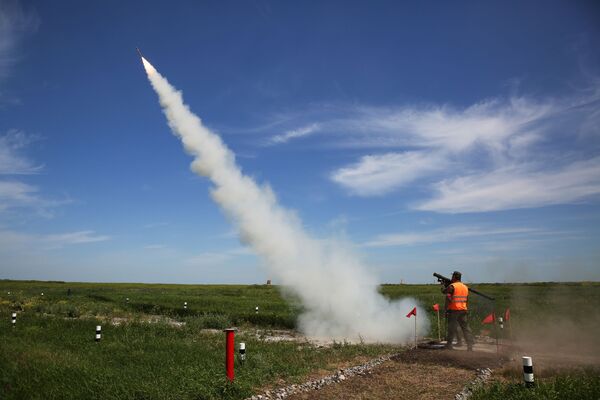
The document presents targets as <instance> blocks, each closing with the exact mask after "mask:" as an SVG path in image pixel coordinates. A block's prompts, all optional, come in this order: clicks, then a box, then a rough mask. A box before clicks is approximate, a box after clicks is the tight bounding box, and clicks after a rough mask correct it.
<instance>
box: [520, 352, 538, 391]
mask: <svg viewBox="0 0 600 400" xmlns="http://www.w3.org/2000/svg"><path fill="white" fill-rule="evenodd" d="M523 380H524V381H525V386H527V387H528V388H531V387H533V386H534V384H535V383H534V378H533V360H532V359H531V357H523Z"/></svg>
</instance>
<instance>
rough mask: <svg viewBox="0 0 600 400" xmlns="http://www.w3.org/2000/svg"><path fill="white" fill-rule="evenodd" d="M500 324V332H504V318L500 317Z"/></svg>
mask: <svg viewBox="0 0 600 400" xmlns="http://www.w3.org/2000/svg"><path fill="white" fill-rule="evenodd" d="M498 324H499V325H500V332H503V330H504V319H503V318H502V317H498Z"/></svg>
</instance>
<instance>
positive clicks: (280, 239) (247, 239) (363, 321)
mask: <svg viewBox="0 0 600 400" xmlns="http://www.w3.org/2000/svg"><path fill="white" fill-rule="evenodd" d="M142 61H143V64H144V68H145V69H146V73H147V74H148V79H149V80H150V83H151V84H152V87H153V88H154V90H155V91H156V93H157V94H158V97H159V100H160V105H161V107H162V109H163V112H164V114H165V115H166V117H167V121H168V124H169V127H170V128H171V130H172V131H173V133H174V134H175V136H177V137H178V138H179V139H180V140H181V142H182V143H183V146H184V148H185V150H186V151H187V152H188V153H189V154H191V155H192V156H193V157H194V160H193V162H192V164H191V169H192V171H194V172H195V173H197V174H199V175H202V176H205V177H207V178H209V179H210V180H211V181H212V183H213V184H214V188H213V189H212V190H211V196H212V198H213V200H214V201H215V202H217V203H218V204H219V206H220V207H221V208H222V209H223V210H224V211H225V213H226V214H227V216H228V217H229V218H230V220H231V221H232V223H233V224H235V226H236V227H237V229H238V232H239V236H240V239H241V241H242V242H244V243H246V244H248V245H250V246H251V247H252V248H253V249H254V251H255V252H256V253H257V254H258V255H259V256H260V257H262V259H263V260H264V261H265V264H266V265H267V267H268V268H269V269H270V273H271V274H273V276H275V277H276V278H277V279H278V281H279V282H281V284H282V285H283V286H284V287H286V288H287V289H288V290H290V291H291V292H292V293H293V294H294V295H296V296H298V297H299V298H300V300H301V301H302V303H303V306H304V308H305V310H306V311H305V312H304V313H303V314H302V315H301V317H300V319H299V321H298V326H299V329H300V330H301V331H302V332H304V333H305V334H307V335H309V336H313V337H320V338H338V339H348V340H358V339H362V340H365V341H371V342H372V341H381V342H393V343H405V342H409V341H410V340H411V338H412V335H413V334H414V322H413V320H412V319H410V320H409V319H408V318H406V317H405V315H406V313H407V312H408V311H410V310H411V309H412V307H414V306H415V305H416V302H415V301H414V300H411V299H404V300H402V301H395V302H389V301H388V300H386V299H385V298H384V297H382V296H381V295H380V294H379V293H378V292H377V282H376V281H375V279H374V278H373V277H372V276H371V275H370V274H368V273H367V271H366V270H365V268H364V266H362V265H361V264H360V262H359V261H358V257H357V256H356V255H355V254H353V253H352V252H351V251H350V250H349V249H348V248H346V247H345V246H344V245H343V244H340V243H337V242H336V241H334V240H316V239H314V238H311V237H310V236H309V235H308V234H307V233H306V232H305V231H304V229H303V228H302V224H301V223H300V221H299V220H298V218H297V217H296V215H295V214H294V213H293V212H291V211H289V210H286V209H285V208H283V207H281V206H280V205H279V204H278V203H277V199H276V197H275V195H274V193H273V191H272V190H271V188H270V187H269V186H268V185H258V184H257V183H256V182H255V181H254V180H253V179H251V178H250V177H248V176H246V175H244V174H243V173H242V171H241V170H240V168H239V167H238V166H237V165H236V163H235V157H234V154H233V153H232V152H231V151H230V150H229V149H228V148H227V146H226V145H225V144H224V143H223V142H222V141H221V138H220V137H219V136H218V135H216V134H214V133H212V132H211V131H210V130H209V129H208V128H206V127H205V126H204V125H203V124H202V121H201V120H200V118H199V117H197V116H196V115H195V114H193V113H192V112H191V111H190V110H189V108H188V106H187V105H185V104H184V102H183V98H182V95H181V92H179V91H177V90H176V89H175V88H173V87H172V86H171V85H170V84H169V82H168V81H167V80H166V79H165V78H164V77H163V76H161V75H160V74H159V73H158V72H157V71H156V69H155V68H154V67H153V66H152V65H151V64H150V63H149V62H148V61H146V60H145V59H144V58H142ZM418 315H419V320H418V331H419V334H421V335H422V334H424V333H425V332H427V331H428V328H429V327H428V319H427V318H426V317H425V313H424V312H423V310H422V309H418ZM413 318H414V317H413Z"/></svg>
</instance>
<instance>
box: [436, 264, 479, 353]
mask: <svg viewBox="0 0 600 400" xmlns="http://www.w3.org/2000/svg"><path fill="white" fill-rule="evenodd" d="M461 277H462V274H461V273H460V272H458V271H454V272H453V273H452V280H451V282H450V284H449V285H448V286H446V287H443V288H442V293H444V294H446V299H447V303H446V304H447V307H446V313H447V316H448V337H447V338H446V339H447V342H446V346H445V348H446V349H450V350H451V349H452V341H453V340H454V337H455V336H458V326H459V325H460V328H461V329H462V332H463V336H464V337H465V340H466V341H467V349H468V350H469V351H472V350H473V335H472V334H471V329H470V328H469V324H468V322H467V310H468V306H467V300H468V298H469V288H468V287H467V285H465V284H464V283H462V282H461V281H460V280H461Z"/></svg>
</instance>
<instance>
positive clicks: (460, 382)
mask: <svg viewBox="0 0 600 400" xmlns="http://www.w3.org/2000/svg"><path fill="white" fill-rule="evenodd" d="M503 364H504V360H499V359H498V356H497V355H496V354H495V353H492V352H488V351H474V352H466V351H460V350H454V351H448V350H428V349H416V350H410V351H406V352H404V353H401V354H400V355H398V356H396V357H394V358H392V359H391V360H389V361H386V362H384V363H383V364H381V365H380V366H378V367H377V368H375V369H373V371H372V372H371V373H370V374H368V375H364V376H353V377H350V378H348V379H346V380H345V381H344V382H342V383H338V384H333V385H329V386H326V387H324V388H323V389H321V390H317V391H311V392H306V393H298V394H294V395H292V396H290V397H288V399H291V400H300V399H302V400H307V399H432V400H433V399H435V400H440V399H454V395H455V394H457V393H459V392H460V391H461V390H462V389H463V387H464V386H465V385H466V384H467V383H469V382H470V381H472V380H473V379H474V378H475V376H476V374H477V372H476V370H477V368H497V367H500V366H501V365H503Z"/></svg>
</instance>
